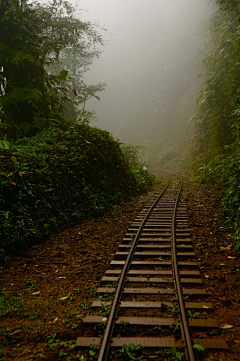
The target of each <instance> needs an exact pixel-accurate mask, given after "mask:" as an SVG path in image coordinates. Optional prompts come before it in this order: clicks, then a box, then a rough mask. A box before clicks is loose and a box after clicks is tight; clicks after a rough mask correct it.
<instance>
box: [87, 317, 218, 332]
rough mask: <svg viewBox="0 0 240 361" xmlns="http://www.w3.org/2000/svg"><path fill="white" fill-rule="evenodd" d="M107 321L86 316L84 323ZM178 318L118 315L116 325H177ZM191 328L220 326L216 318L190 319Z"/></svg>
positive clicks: (104, 318)
mask: <svg viewBox="0 0 240 361" xmlns="http://www.w3.org/2000/svg"><path fill="white" fill-rule="evenodd" d="M104 322H107V319H106V317H103V316H86V317H85V318H84V320H83V324H87V325H89V324H90V325H92V324H98V323H104ZM178 322H179V320H178V318H158V317H124V316H122V317H117V319H116V325H121V324H123V323H124V324H127V325H131V326H158V325H161V326H162V327H169V326H173V325H177V323H178ZM188 325H189V327H191V328H200V329H201V328H207V329H209V328H211V329H212V328H218V326H219V325H218V321H217V320H216V319H211V318H208V319H194V320H191V321H188Z"/></svg>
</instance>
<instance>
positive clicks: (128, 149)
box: [121, 144, 156, 192]
mask: <svg viewBox="0 0 240 361" xmlns="http://www.w3.org/2000/svg"><path fill="white" fill-rule="evenodd" d="M139 148H141V147H139V146H136V145H133V144H122V145H121V149H122V151H123V153H124V155H125V157H126V158H127V160H128V163H129V166H130V168H131V171H132V172H133V173H134V174H135V177H136V179H137V182H138V186H139V188H140V189H139V190H140V191H141V192H144V191H146V190H147V189H148V188H149V187H151V186H153V185H155V184H156V178H155V176H154V175H153V174H151V173H150V172H149V171H148V168H147V166H146V165H145V164H142V162H141V161H140V158H139V155H138V152H139Z"/></svg>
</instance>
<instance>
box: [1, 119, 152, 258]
mask: <svg viewBox="0 0 240 361" xmlns="http://www.w3.org/2000/svg"><path fill="white" fill-rule="evenodd" d="M2 144H3V143H2ZM4 144H5V145H4ZM4 144H3V146H2V149H1V150H0V157H1V163H2V169H1V171H0V182H1V185H0V203H1V205H0V239H1V243H0V250H1V255H0V257H2V258H3V257H4V256H5V255H6V254H7V253H8V252H10V251H14V250H19V249H21V248H24V247H26V246H28V245H29V244H31V243H33V242H36V241H37V240H39V239H41V238H43V237H45V236H46V235H48V234H49V232H51V231H56V230H58V229H59V228H63V227H66V226H69V225H70V224H71V223H74V222H77V221H79V220H81V219H83V218H85V217H87V216H96V215H99V214H100V213H101V212H102V211H103V210H105V209H106V208H108V207H111V206H113V205H116V204H119V203H121V202H124V201H125V200H127V199H129V198H130V197H133V196H136V195H137V194H139V193H140V192H142V191H144V190H146V189H147V187H148V186H149V185H152V184H153V182H154V178H153V177H152V176H147V173H146V176H145V177H144V178H141V179H140V180H139V179H138V177H136V174H134V172H133V171H132V170H131V169H130V166H129V162H128V160H127V159H126V157H125V155H124V154H123V152H122V151H121V149H120V147H119V144H118V143H117V142H116V141H115V140H114V139H113V138H112V137H111V136H110V135H109V133H108V132H106V131H102V130H100V129H97V128H92V127H90V126H89V125H87V124H84V123H82V124H80V125H76V124H73V123H70V122H68V121H67V120H62V122H61V124H59V122H58V121H55V122H54V121H53V122H52V125H51V126H50V127H49V128H48V130H45V131H43V132H41V133H40V134H38V135H36V136H34V137H31V138H23V139H21V140H19V141H18V142H17V143H16V144H15V148H14V149H10V148H9V147H7V146H6V144H7V142H6V141H5V143H4ZM4 148H5V149H4ZM6 148H9V149H6ZM144 172H145V171H144ZM147 178H149V179H147Z"/></svg>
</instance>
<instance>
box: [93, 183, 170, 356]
mask: <svg viewBox="0 0 240 361" xmlns="http://www.w3.org/2000/svg"><path fill="white" fill-rule="evenodd" d="M170 181H171V180H170V179H169V181H168V184H167V185H166V187H165V188H164V189H163V191H162V192H161V193H160V195H159V196H158V197H157V199H156V201H155V202H154V203H153V205H152V206H151V207H150V209H149V210H148V212H147V214H146V216H145V217H144V219H143V221H142V224H141V226H140V227H139V229H138V232H137V234H136V236H135V238H134V241H133V243H132V246H131V249H130V251H129V253H128V257H127V259H126V261H125V264H124V267H123V270H122V273H121V276H120V279H119V282H118V287H117V290H116V294H115V297H114V300H113V303H112V308H111V311H110V314H109V317H108V322H107V326H106V330H105V334H104V337H103V341H102V345H101V349H100V352H99V356H98V361H107V358H108V354H109V348H110V342H111V338H112V334H113V329H114V325H115V318H116V315H117V311H118V307H119V301H120V299H121V296H122V292H123V287H124V284H125V280H126V275H127V272H128V270H129V267H130V264H131V261H132V258H133V254H134V251H135V249H136V246H137V242H138V239H139V237H140V234H141V232H142V228H143V227H144V225H145V223H146V221H147V219H148V217H149V215H150V213H151V212H152V210H153V208H154V207H155V205H156V204H157V202H158V201H159V199H160V198H161V197H162V196H163V194H164V193H165V191H166V190H167V188H168V186H169V184H170Z"/></svg>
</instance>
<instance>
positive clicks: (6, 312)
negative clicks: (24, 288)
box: [0, 296, 22, 317]
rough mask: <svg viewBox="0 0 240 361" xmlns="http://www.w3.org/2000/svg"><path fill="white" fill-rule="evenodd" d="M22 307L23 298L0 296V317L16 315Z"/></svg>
mask: <svg viewBox="0 0 240 361" xmlns="http://www.w3.org/2000/svg"><path fill="white" fill-rule="evenodd" d="M21 307H22V299H21V298H19V297H15V296H9V297H8V296H0V317H3V316H14V315H16V311H18V310H19V309H20V308H21Z"/></svg>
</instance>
